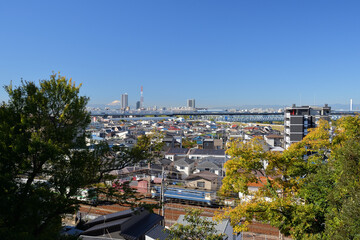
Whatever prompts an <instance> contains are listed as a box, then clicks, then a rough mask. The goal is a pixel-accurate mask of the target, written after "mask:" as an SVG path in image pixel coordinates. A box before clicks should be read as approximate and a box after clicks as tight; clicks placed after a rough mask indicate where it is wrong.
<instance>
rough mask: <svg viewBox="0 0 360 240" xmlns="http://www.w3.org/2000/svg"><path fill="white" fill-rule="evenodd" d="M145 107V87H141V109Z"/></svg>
mask: <svg viewBox="0 0 360 240" xmlns="http://www.w3.org/2000/svg"><path fill="white" fill-rule="evenodd" d="M143 107H144V96H143V86H141V92H140V108H143Z"/></svg>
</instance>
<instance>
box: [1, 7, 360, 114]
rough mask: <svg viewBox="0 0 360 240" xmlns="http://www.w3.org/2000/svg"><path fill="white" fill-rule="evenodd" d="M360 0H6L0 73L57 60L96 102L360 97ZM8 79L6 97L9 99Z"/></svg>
mask: <svg viewBox="0 0 360 240" xmlns="http://www.w3.org/2000/svg"><path fill="white" fill-rule="evenodd" d="M359 11H360V1H359V0H354V1H351V0H348V1H341V0H338V1H332V0H297V1H296V0H282V1H280V0H271V1H270V0H246V1H245V0H243V1H242V0H233V1H226V0H217V1H212V0H163V1H158V0H143V1H140V0H127V1H123V0H106V1H101V0H97V1H91V0H83V1H80V0H71V1H65V0H62V1H49V0H44V1H36V0H32V1H28V0H26V1H16V0H12V1H1V3H0V33H1V34H0V36H1V37H0V83H1V85H5V84H8V83H9V82H10V81H11V80H12V81H13V84H15V85H18V84H19V82H20V78H24V79H25V80H31V81H38V80H39V79H45V78H48V76H49V75H50V74H51V72H52V71H55V72H58V71H60V72H61V73H62V75H65V76H67V77H71V78H73V80H74V81H75V82H76V83H83V87H82V94H84V95H87V96H89V97H90V98H91V103H110V102H112V101H114V100H120V99H121V94H122V93H128V95H129V103H130V104H131V105H135V102H136V101H137V100H139V98H140V86H141V85H143V86H144V99H145V100H144V103H145V106H153V105H157V106H184V105H186V99H188V98H195V99H196V104H197V106H198V107H220V106H230V105H231V106H234V105H236V106H237V105H244V104H281V105H290V104H292V103H297V104H300V99H301V104H303V105H304V104H313V103H314V98H315V102H316V104H324V103H330V104H331V103H344V104H345V103H348V102H349V99H350V98H352V99H353V102H354V104H355V103H356V104H359V103H360V96H359V92H360V91H359V89H360V14H359ZM6 99H7V97H6V94H5V92H4V90H2V89H1V91H0V100H6Z"/></svg>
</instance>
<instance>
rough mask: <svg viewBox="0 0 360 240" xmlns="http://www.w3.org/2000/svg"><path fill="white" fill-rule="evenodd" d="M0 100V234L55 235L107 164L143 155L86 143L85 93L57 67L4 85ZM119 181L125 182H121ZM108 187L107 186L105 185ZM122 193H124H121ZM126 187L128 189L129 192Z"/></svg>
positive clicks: (116, 166)
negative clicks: (36, 79)
mask: <svg viewBox="0 0 360 240" xmlns="http://www.w3.org/2000/svg"><path fill="white" fill-rule="evenodd" d="M5 89H6V91H7V93H8V95H9V101H8V102H7V103H5V102H3V103H2V104H1V107H0V235H1V236H2V238H7V239H55V238H56V237H57V235H58V232H59V229H60V227H61V218H62V216H64V214H73V213H74V212H75V210H76V209H77V208H78V207H79V200H78V199H77V198H76V196H78V195H79V194H80V192H81V191H82V190H83V189H85V188H87V187H98V188H99V190H101V189H104V188H100V187H99V184H98V183H99V182H100V181H103V182H105V181H106V180H108V179H109V178H110V175H109V172H110V171H111V170H117V169H121V168H123V167H126V166H128V165H130V164H133V163H134V162H137V161H139V160H140V159H143V157H144V151H142V150H141V149H140V148H136V149H134V150H128V151H126V150H123V149H115V148H114V149H110V148H109V147H108V146H107V144H100V145H97V146H95V148H94V149H88V148H87V147H86V127H87V126H88V124H89V123H90V115H89V113H88V112H87V111H86V104H87V102H88V98H87V97H84V96H80V94H79V90H80V86H75V84H74V83H73V82H72V80H71V79H70V80H68V79H66V78H65V77H63V76H60V75H59V74H53V75H51V76H50V79H49V80H41V81H40V83H39V85H37V84H35V83H34V82H28V81H22V84H21V85H20V86H18V87H13V86H12V85H9V86H6V87H5ZM124 188H125V189H129V188H126V186H125V187H124ZM104 192H105V193H107V192H106V191H104ZM122 196H123V199H120V200H119V202H120V203H124V202H125V201H126V199H125V198H126V197H125V196H128V195H125V194H122ZM131 196H133V195H130V198H131Z"/></svg>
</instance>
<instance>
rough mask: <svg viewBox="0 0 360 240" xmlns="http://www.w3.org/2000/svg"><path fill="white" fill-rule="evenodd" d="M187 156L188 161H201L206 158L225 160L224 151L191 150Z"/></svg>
mask: <svg viewBox="0 0 360 240" xmlns="http://www.w3.org/2000/svg"><path fill="white" fill-rule="evenodd" d="M188 155H189V158H190V159H203V158H206V157H215V158H226V154H225V150H224V149H191V150H190V152H189V153H188Z"/></svg>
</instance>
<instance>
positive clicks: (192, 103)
mask: <svg viewBox="0 0 360 240" xmlns="http://www.w3.org/2000/svg"><path fill="white" fill-rule="evenodd" d="M187 107H188V108H195V99H188V100H187Z"/></svg>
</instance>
